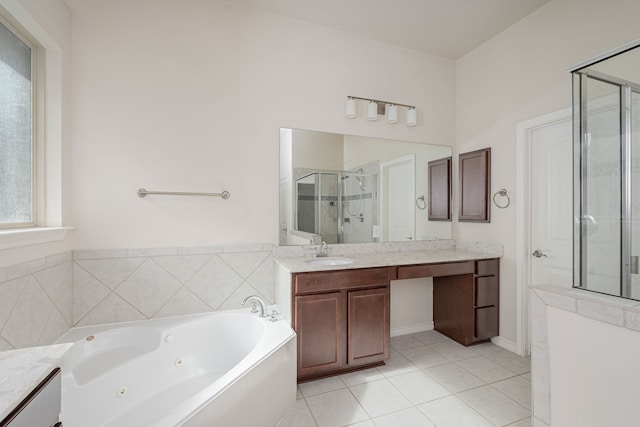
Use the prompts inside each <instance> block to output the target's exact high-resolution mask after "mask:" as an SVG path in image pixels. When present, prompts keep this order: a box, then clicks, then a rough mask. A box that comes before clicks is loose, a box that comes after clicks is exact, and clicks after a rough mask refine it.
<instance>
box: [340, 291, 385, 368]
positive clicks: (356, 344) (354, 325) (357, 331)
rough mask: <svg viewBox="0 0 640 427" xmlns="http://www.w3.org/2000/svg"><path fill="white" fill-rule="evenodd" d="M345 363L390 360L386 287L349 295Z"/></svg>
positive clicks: (354, 364) (353, 363)
mask: <svg viewBox="0 0 640 427" xmlns="http://www.w3.org/2000/svg"><path fill="white" fill-rule="evenodd" d="M348 299H349V303H348V313H349V314H348V317H349V321H348V324H347V325H348V326H347V329H348V331H347V334H348V343H347V363H348V364H349V365H351V366H357V365H364V364H367V363H374V362H379V361H382V360H384V359H386V358H387V357H389V332H390V330H389V328H390V326H389V319H390V316H389V286H385V287H384V288H376V289H367V290H362V291H350V292H349V298H348Z"/></svg>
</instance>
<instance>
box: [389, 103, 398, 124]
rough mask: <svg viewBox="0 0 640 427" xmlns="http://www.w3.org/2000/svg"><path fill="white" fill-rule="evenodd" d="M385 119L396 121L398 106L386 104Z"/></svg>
mask: <svg viewBox="0 0 640 427" xmlns="http://www.w3.org/2000/svg"><path fill="white" fill-rule="evenodd" d="M387 121H388V122H389V123H398V106H397V105H395V104H389V105H388V106H387Z"/></svg>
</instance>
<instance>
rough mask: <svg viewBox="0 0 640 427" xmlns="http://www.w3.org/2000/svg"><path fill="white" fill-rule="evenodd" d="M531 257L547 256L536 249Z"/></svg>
mask: <svg viewBox="0 0 640 427" xmlns="http://www.w3.org/2000/svg"><path fill="white" fill-rule="evenodd" d="M531 255H533V256H534V257H536V258H542V257H543V256H547V254H545V253H543V252H542V251H541V250H540V249H536V250H535V251H533V253H532V254H531Z"/></svg>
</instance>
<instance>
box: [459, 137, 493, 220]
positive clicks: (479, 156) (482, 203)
mask: <svg viewBox="0 0 640 427" xmlns="http://www.w3.org/2000/svg"><path fill="white" fill-rule="evenodd" d="M458 161H459V166H458V169H459V172H460V190H459V193H460V205H459V207H458V221H466V222H491V218H490V206H489V189H490V188H491V148H484V149H482V150H477V151H472V152H469V153H462V154H460V155H459V156H458Z"/></svg>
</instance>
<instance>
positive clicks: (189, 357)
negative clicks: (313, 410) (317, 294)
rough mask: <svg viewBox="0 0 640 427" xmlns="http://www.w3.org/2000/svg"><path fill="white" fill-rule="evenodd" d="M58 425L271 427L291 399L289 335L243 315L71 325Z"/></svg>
mask: <svg viewBox="0 0 640 427" xmlns="http://www.w3.org/2000/svg"><path fill="white" fill-rule="evenodd" d="M70 341H72V342H74V345H73V347H72V348H71V349H70V350H69V352H68V353H67V355H65V357H64V359H63V362H62V372H63V376H62V412H61V421H62V422H63V424H64V426H65V427H115V426H118V427H142V426H144V427H151V426H154V427H173V426H186V427H196V426H207V427H210V426H233V427H241V426H260V427H263V426H265V427H271V426H276V425H277V424H278V423H279V422H280V420H281V419H282V417H283V416H284V415H285V414H286V413H287V412H288V410H289V409H290V408H291V407H292V405H293V404H294V403H295V400H296V359H295V358H296V353H295V351H296V350H295V333H294V332H293V330H292V329H291V328H290V327H289V325H288V324H287V322H286V321H284V320H279V321H276V322H271V321H269V319H263V318H259V317H258V316H257V315H255V314H249V312H248V310H233V311H221V312H214V313H206V314H197V315H189V316H181V317H173V318H165V319H155V320H144V321H137V322H126V323H119V324H110V325H99V326H86V327H80V328H74V329H72V330H71V331H69V332H68V333H67V334H65V335H64V336H63V337H62V338H60V339H59V340H58V342H70Z"/></svg>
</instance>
